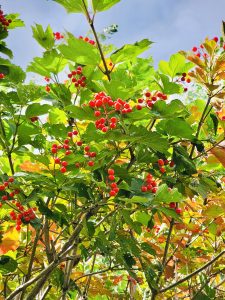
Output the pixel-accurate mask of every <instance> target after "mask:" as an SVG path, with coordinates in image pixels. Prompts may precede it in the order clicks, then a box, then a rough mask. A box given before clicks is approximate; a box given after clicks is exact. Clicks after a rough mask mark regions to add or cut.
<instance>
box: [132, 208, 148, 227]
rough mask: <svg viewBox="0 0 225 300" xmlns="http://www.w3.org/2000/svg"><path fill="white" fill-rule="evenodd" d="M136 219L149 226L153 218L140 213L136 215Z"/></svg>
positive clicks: (142, 212)
mask: <svg viewBox="0 0 225 300" xmlns="http://www.w3.org/2000/svg"><path fill="white" fill-rule="evenodd" d="M135 219H136V220H137V221H138V222H140V223H141V224H143V225H144V226H148V222H149V221H150V219H151V216H150V215H149V214H147V213H146V212H144V211H138V212H136V213H135Z"/></svg>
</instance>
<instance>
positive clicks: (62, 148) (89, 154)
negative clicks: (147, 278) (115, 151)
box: [51, 130, 96, 173]
mask: <svg viewBox="0 0 225 300" xmlns="http://www.w3.org/2000/svg"><path fill="white" fill-rule="evenodd" d="M77 135H78V131H77V130H74V131H70V132H68V134H67V138H66V139H65V140H64V141H63V143H62V144H61V145H57V144H53V145H52V148H51V152H52V154H53V156H54V162H55V164H58V165H60V172H61V173H66V172H67V168H66V167H67V166H68V162H67V161H65V160H62V159H63V158H64V157H65V156H68V155H71V154H73V153H74V151H75V150H77V149H78V147H79V150H81V147H82V146H83V142H82V141H80V140H78V141H76V142H74V141H73V137H74V136H77ZM83 150H84V157H85V158H88V162H87V165H88V166H89V167H93V166H94V159H95V157H96V152H94V151H90V146H88V145H86V146H84V148H83ZM59 152H61V154H62V156H61V157H59V156H56V154H58V153H59ZM75 167H76V168H79V167H81V164H80V163H79V162H76V163H75Z"/></svg>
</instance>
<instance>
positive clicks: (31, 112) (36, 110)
mask: <svg viewBox="0 0 225 300" xmlns="http://www.w3.org/2000/svg"><path fill="white" fill-rule="evenodd" d="M50 108H52V106H50V105H48V104H43V105H41V104H39V103H32V104H31V105H29V106H28V107H27V109H26V117H27V118H31V117H35V116H41V115H45V114H47V113H48V111H49V109H50Z"/></svg>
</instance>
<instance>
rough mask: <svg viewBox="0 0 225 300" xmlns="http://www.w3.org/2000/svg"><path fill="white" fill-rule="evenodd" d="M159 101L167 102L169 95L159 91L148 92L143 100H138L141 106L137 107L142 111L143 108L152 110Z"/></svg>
mask: <svg viewBox="0 0 225 300" xmlns="http://www.w3.org/2000/svg"><path fill="white" fill-rule="evenodd" d="M157 100H167V95H165V94H163V93H161V92H157V91H156V92H154V93H150V92H146V93H145V94H144V97H143V98H139V99H138V103H139V104H137V105H136V109H137V110H141V109H142V108H143V107H148V108H152V107H153V105H154V102H156V101H157Z"/></svg>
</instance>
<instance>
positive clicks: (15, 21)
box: [7, 14, 25, 29]
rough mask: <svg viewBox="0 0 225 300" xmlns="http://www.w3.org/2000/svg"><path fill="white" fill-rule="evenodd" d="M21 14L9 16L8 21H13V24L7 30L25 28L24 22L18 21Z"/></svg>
mask: <svg viewBox="0 0 225 300" xmlns="http://www.w3.org/2000/svg"><path fill="white" fill-rule="evenodd" d="M18 16H19V14H8V15H7V19H11V20H12V22H11V23H10V24H9V26H8V27H7V29H14V28H17V27H24V26H25V24H24V22H23V21H22V20H20V19H18Z"/></svg>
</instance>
